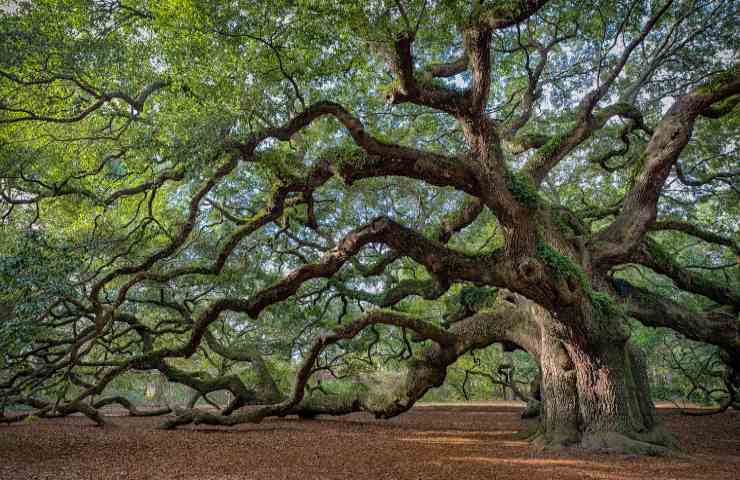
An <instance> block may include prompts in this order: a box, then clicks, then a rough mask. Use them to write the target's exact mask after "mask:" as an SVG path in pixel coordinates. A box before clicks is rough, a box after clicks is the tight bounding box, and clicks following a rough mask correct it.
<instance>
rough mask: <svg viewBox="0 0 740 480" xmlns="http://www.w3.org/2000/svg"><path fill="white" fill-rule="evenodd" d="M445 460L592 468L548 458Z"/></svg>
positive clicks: (587, 463)
mask: <svg viewBox="0 0 740 480" xmlns="http://www.w3.org/2000/svg"><path fill="white" fill-rule="evenodd" d="M447 460H449V461H452V462H478V463H491V464H502V463H507V464H514V465H532V466H571V467H574V466H580V467H586V466H588V467H593V466H594V465H598V464H594V463H593V462H586V461H583V460H564V459H549V458H502V457H480V456H476V457H448V458H447Z"/></svg>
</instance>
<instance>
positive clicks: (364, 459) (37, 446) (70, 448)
mask: <svg viewBox="0 0 740 480" xmlns="http://www.w3.org/2000/svg"><path fill="white" fill-rule="evenodd" d="M518 414H519V409H518V408H515V407H512V406H491V405H480V404H475V405H465V406H436V405H435V406H423V407H416V408H414V409H413V410H412V411H410V412H409V413H407V414H405V415H402V416H401V417H399V418H396V419H393V420H389V421H386V420H375V419H374V418H372V417H370V416H368V415H365V414H356V415H351V416H348V417H343V418H331V417H321V418H319V419H318V420H312V421H301V420H298V419H294V418H286V419H280V420H267V421H265V422H263V423H262V424H260V425H241V426H239V427H237V428H232V429H226V428H216V427H203V426H191V427H188V428H183V429H181V430H177V431H173V432H165V431H160V430H156V429H155V427H156V426H157V425H158V423H159V422H160V421H161V419H142V418H129V417H112V418H110V420H111V422H112V424H113V426H111V427H106V428H97V427H95V426H92V425H91V423H90V422H89V421H88V420H86V419H84V418H81V417H69V418H66V419H55V420H38V421H36V422H33V423H30V424H17V425H7V426H0V479H2V480H16V479H23V480H31V479H36V480H40V479H48V480H65V479H91V480H103V479H152V480H154V479H156V480H170V479H188V480H191V479H192V480H196V479H197V480H237V479H239V480H252V479H271V480H272V479H300V480H308V479H357V480H363V479H373V480H381V479H433V478H439V479H446V480H449V479H452V480H463V479H526V480H539V479H543V480H544V479H548V480H549V479H565V478H567V479H625V480H631V479H634V480H637V479H650V480H661V479H707V480H709V479H711V480H715V479H723V480H732V479H740V412H728V413H725V414H722V415H715V416H710V417H685V416H680V415H677V414H676V412H675V411H673V410H670V409H666V408H663V409H661V410H660V415H661V416H663V417H664V420H665V422H666V424H667V426H668V428H669V429H670V430H671V431H673V432H674V433H675V434H676V435H677V436H678V438H679V440H680V442H681V444H682V446H683V448H684V449H685V452H686V455H684V456H681V457H676V458H640V457H635V456H627V455H595V454H587V453H585V452H579V451H576V450H570V451H567V452H561V453H544V452H538V451H535V450H533V449H531V448H529V447H528V446H527V443H526V442H523V441H520V440H517V439H516V433H517V432H518V431H519V430H520V429H521V428H522V423H521V422H520V420H519V418H518Z"/></svg>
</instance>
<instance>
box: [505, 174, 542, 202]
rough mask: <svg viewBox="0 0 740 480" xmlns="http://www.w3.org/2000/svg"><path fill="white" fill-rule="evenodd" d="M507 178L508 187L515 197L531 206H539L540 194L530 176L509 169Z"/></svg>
mask: <svg viewBox="0 0 740 480" xmlns="http://www.w3.org/2000/svg"><path fill="white" fill-rule="evenodd" d="M505 180H506V187H507V188H508V189H509V191H510V192H511V194H512V195H513V196H514V198H516V199H517V200H519V202H521V203H522V204H523V205H525V206H527V207H529V208H536V207H537V204H538V202H539V201H540V195H539V192H538V190H537V188H536V187H535V186H534V184H533V183H532V180H530V179H529V177H527V176H526V175H524V174H522V173H519V172H512V171H509V170H507V171H506V177H505Z"/></svg>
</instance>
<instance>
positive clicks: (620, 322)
mask: <svg viewBox="0 0 740 480" xmlns="http://www.w3.org/2000/svg"><path fill="white" fill-rule="evenodd" d="M739 6H740V5H738V3H737V2H733V1H727V0H675V1H674V0H659V1H658V0H656V1H653V0H650V1H638V0H609V1H597V2H592V1H588V2H586V1H581V0H553V1H546V0H501V1H485V0H470V1H450V0H438V1H437V0H395V1H371V2H344V1H334V0H310V1H306V0H300V1H296V0H290V1H287V0H285V1H283V0H276V1H271V2H241V1H234V2H201V1H171V0H167V1H160V2H150V1H146V0H125V1H121V0H117V1H108V0H103V1H84V0H64V1H61V0H60V1H33V2H30V1H29V2H15V3H12V4H10V6H6V7H3V10H4V11H3V13H2V17H0V36H1V38H2V50H3V55H2V58H0V147H1V148H0V218H1V219H2V220H1V222H2V223H1V225H2V226H1V227H0V228H1V230H0V232H1V233H0V235H1V236H2V237H1V239H0V240H1V241H0V255H2V257H1V260H0V279H1V283H2V285H3V288H2V290H0V321H1V323H0V350H1V351H2V354H0V403H1V404H2V405H10V404H27V405H30V406H32V407H34V408H35V412H36V415H45V416H52V415H59V414H62V415H63V414H68V413H71V412H77V411H79V412H82V413H84V414H85V415H88V416H89V417H90V418H92V419H94V420H95V421H96V422H99V423H103V422H104V419H103V418H102V417H101V416H100V415H99V412H98V410H99V409H100V408H101V407H102V406H104V405H106V404H109V403H111V402H115V401H118V402H119V403H121V402H127V400H125V399H123V400H122V399H120V398H118V397H111V396H110V395H106V392H107V391H110V388H109V387H110V386H111V385H113V384H115V382H116V381H119V380H120V379H121V378H123V377H124V376H125V375H126V374H127V373H128V372H132V371H142V370H143V371H149V370H157V371H159V372H161V373H162V374H163V375H164V376H166V377H167V379H168V380H170V381H172V382H177V383H181V384H184V385H187V386H189V387H191V388H193V389H194V390H196V391H197V392H199V393H200V394H203V395H206V394H208V393H210V392H215V391H219V390H227V391H229V392H230V393H231V399H232V401H231V402H230V404H229V405H228V407H226V409H225V410H224V411H223V412H220V413H210V412H203V411H198V410H195V409H188V410H183V411H178V412H177V415H176V416H175V417H173V418H172V419H170V420H168V421H167V426H168V427H176V426H177V425H180V424H184V423H189V422H193V421H196V422H206V423H216V424H225V425H233V424H235V423H241V422H249V421H260V420H261V419H263V418H265V417H268V416H273V415H281V416H282V415H287V414H299V415H301V416H303V417H311V416H314V415H317V414H324V413H330V414H341V413H348V412H351V411H358V410H364V411H369V412H372V413H374V414H376V415H377V416H380V417H390V416H394V415H397V414H399V413H401V412H404V411H406V410H407V409H408V408H410V407H411V406H412V405H413V404H414V402H415V401H416V400H418V399H419V398H420V397H421V396H423V395H424V394H425V393H426V392H427V391H428V390H429V389H430V388H433V387H437V386H440V385H441V384H442V383H443V381H444V379H445V375H446V372H447V368H448V367H449V366H451V365H453V364H454V363H455V362H456V361H457V360H458V359H459V358H460V357H461V356H464V355H466V354H469V352H472V351H475V350H477V349H481V348H485V347H487V346H489V345H491V344H494V343H501V344H503V347H504V350H515V349H521V350H525V351H527V352H528V353H529V354H530V355H531V356H532V358H533V359H534V360H535V362H536V364H537V365H538V370H539V372H540V373H539V375H538V376H539V377H541V381H540V382H541V388H539V390H540V392H541V394H540V398H539V399H532V401H533V402H536V409H537V411H538V412H539V415H540V417H541V421H540V428H539V430H538V432H537V433H536V435H535V442H536V443H539V444H542V445H545V446H559V445H567V444H573V443H579V444H581V445H582V446H585V447H591V448H597V449H604V448H605V449H616V450H631V451H640V452H645V451H648V452H659V451H662V450H663V449H665V448H666V447H670V446H671V443H672V442H671V439H670V438H669V436H668V435H667V434H665V432H662V431H660V429H659V425H658V424H657V422H656V420H655V418H654V412H653V410H652V409H653V406H652V402H651V401H650V397H649V392H647V377H646V374H645V361H644V356H643V355H642V354H641V353H640V351H639V349H638V348H636V347H635V345H634V342H633V341H631V340H630V337H631V336H633V335H632V332H633V331H634V329H635V328H637V327H636V326H635V325H636V322H635V321H637V322H640V323H641V324H643V325H646V326H653V327H667V328H669V329H672V330H674V331H676V332H678V333H680V334H682V335H684V336H685V337H687V338H690V339H692V340H695V341H698V342H702V343H705V344H709V345H712V346H713V347H716V348H717V349H718V351H719V352H720V355H721V359H722V362H723V367H722V368H723V369H724V370H723V371H724V373H723V375H724V380H725V382H724V383H725V385H726V388H727V395H728V397H727V400H726V402H725V403H726V405H725V406H726V407H728V406H731V405H733V404H734V405H735V406H737V405H739V404H740V398H739V397H738V391H737V388H738V387H739V386H740V321H739V320H738V313H739V312H740V268H739V267H738V262H739V261H740V247H739V243H738V242H739V239H740V237H739V235H740V234H739V233H738V224H739V223H740V222H739V221H738V220H739V219H740V201H738V200H739V198H740V190H739V189H738V178H739V176H740V171H739V170H738V161H737V160H738V150H737V149H738V124H740V109H738V108H737V104H738V103H740V72H739V71H738V63H737V62H738V52H739V51H740V50H739V48H740V40H739V39H740V36H739V35H738V31H737V18H738V16H739V14H740V12H738V7H739ZM287 370H289V371H290V372H292V373H294V374H295V377H294V378H292V379H291V380H287V377H286V375H284V374H283V373H284V372H285V371H287ZM281 372H283V373H281ZM322 372H323V373H322ZM317 376H318V377H321V376H323V377H324V378H330V379H331V380H330V381H329V382H324V383H321V382H318V383H317V382H316V381H315V380H314V379H315V378H316V377H317ZM106 389H108V390H106ZM96 399H97V400H96ZM196 400H197V398H196ZM247 404H261V405H262V407H260V408H257V409H251V410H248V411H246V410H245V411H239V409H240V408H241V407H242V406H244V405H247ZM2 405H0V406H2ZM129 408H131V409H132V412H136V411H137V410H136V408H135V407H134V406H131V405H129ZM139 413H142V412H139ZM22 417H23V415H20V416H12V417H11V416H8V417H4V416H0V420H5V421H13V420H18V419H20V418H22Z"/></svg>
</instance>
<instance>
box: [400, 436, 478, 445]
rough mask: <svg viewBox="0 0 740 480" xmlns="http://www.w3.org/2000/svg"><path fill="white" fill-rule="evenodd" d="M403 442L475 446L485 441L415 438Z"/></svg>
mask: <svg viewBox="0 0 740 480" xmlns="http://www.w3.org/2000/svg"><path fill="white" fill-rule="evenodd" d="M400 440H401V441H402V442H416V443H429V444H436V445H474V444H481V443H483V441H481V440H475V439H472V438H465V437H453V436H449V437H424V438H414V437H403V438H401V439H400Z"/></svg>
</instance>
